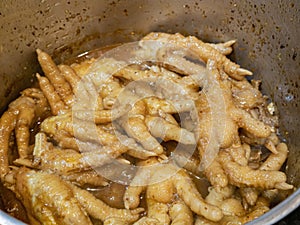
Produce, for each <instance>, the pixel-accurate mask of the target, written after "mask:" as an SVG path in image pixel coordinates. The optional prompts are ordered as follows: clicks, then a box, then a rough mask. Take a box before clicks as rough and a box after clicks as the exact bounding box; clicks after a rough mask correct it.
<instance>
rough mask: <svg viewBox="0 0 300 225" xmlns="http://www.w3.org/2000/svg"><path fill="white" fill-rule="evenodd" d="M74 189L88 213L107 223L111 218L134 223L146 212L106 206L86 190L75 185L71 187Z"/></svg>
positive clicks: (139, 209)
mask: <svg viewBox="0 0 300 225" xmlns="http://www.w3.org/2000/svg"><path fill="white" fill-rule="evenodd" d="M69 187H70V188H71V189H72V191H73V193H74V196H75V197H76V199H77V200H78V201H79V203H80V204H81V205H82V206H83V208H84V209H85V210H86V211H87V213H88V214H89V215H91V216H92V217H94V218H96V219H100V220H101V221H105V220H106V219H109V218H111V217H113V218H120V219H124V221H126V222H129V223H130V222H131V223H132V222H134V221H136V220H138V219H139V217H140V215H139V214H140V213H141V212H143V211H144V209H143V208H136V209H133V210H128V209H116V208H112V207H110V206H108V205H106V204H105V203H104V202H102V201H101V200H99V199H97V198H95V196H94V195H93V194H91V193H89V192H88V191H86V190H83V189H80V188H78V187H76V186H74V185H71V184H70V185H69Z"/></svg>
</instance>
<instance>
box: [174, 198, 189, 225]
mask: <svg viewBox="0 0 300 225" xmlns="http://www.w3.org/2000/svg"><path fill="white" fill-rule="evenodd" d="M169 214H170V217H171V221H172V222H171V225H181V224H185V225H192V224H194V218H193V212H192V211H191V209H190V208H189V207H188V206H187V205H186V204H185V203H184V202H183V201H177V202H175V203H173V205H172V206H171V207H170V209H169Z"/></svg>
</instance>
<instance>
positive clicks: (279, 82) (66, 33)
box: [0, 0, 300, 224]
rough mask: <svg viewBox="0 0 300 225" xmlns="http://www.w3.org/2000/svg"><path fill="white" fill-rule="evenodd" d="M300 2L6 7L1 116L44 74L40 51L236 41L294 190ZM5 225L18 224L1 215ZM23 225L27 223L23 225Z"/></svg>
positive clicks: (58, 55) (0, 54)
mask: <svg viewBox="0 0 300 225" xmlns="http://www.w3.org/2000/svg"><path fill="white" fill-rule="evenodd" d="M299 10H300V1H297V0H292V1H279V0H278V1H260V0H251V1H250V0H241V1H234V0H231V1H221V0H197V1H192V0H190V1H188V0H185V1H184V0H172V1H163V0H160V1H159V0H151V1H150V0H148V1H146V0H128V1H125V0H113V1H111V0H107V1H99V0H89V1H84V0H82V1H76V0H74V1H71V0H60V1H56V0H48V1H47V0H23V1H21V2H20V1H16V0H12V1H0V26H1V29H0V80H1V82H0V111H1V112H3V111H4V110H5V108H6V106H7V105H8V103H9V102H10V101H11V100H13V99H14V98H16V97H17V96H18V94H19V91H20V90H22V89H24V88H26V87H29V86H30V85H31V84H32V82H33V80H34V74H35V72H36V71H38V70H40V69H39V66H38V63H37V60H36V54H35V49H36V48H40V49H43V50H44V51H46V52H48V53H49V54H51V55H52V56H53V58H54V59H55V60H56V62H62V61H64V60H66V59H68V58H70V57H74V56H76V55H78V54H79V53H82V52H85V51H88V50H90V49H93V48H96V47H100V46H105V45H110V44H115V43H122V42H129V41H134V40H138V39H139V38H140V37H142V36H143V35H145V34H147V33H148V32H150V31H164V32H171V33H174V32H180V33H182V34H190V35H196V36H197V37H199V38H200V39H202V40H204V41H209V42H220V41H227V40H230V39H236V40H237V43H236V44H235V45H234V52H233V53H232V54H231V55H230V57H231V59H232V60H234V61H236V62H237V63H238V64H240V65H242V67H243V68H247V69H249V70H252V71H253V73H254V78H255V79H261V80H262V81H263V83H262V91H263V93H265V94H267V95H268V96H270V97H271V99H272V100H273V101H274V102H275V104H276V106H277V108H278V113H279V117H280V127H281V136H282V138H283V139H285V140H286V142H287V143H288V146H289V151H290V152H289V157H288V161H287V164H286V172H287V175H288V181H289V183H291V184H293V185H295V186H296V187H297V188H298V187H299V186H300V163H299V161H300V151H299V150H300V149H299V147H300V138H299V132H300V130H299V127H300V119H299V115H300V103H299V98H300V89H299V85H300V74H299V68H300V60H299V58H300V56H299V42H298V39H299V35H298V32H299V30H300V13H299ZM299 205H300V189H298V190H297V191H295V192H294V193H293V194H292V195H291V196H290V197H288V198H287V199H286V200H285V201H283V202H282V203H280V204H279V205H277V206H276V207H274V208H273V209H272V210H271V211H269V212H268V213H266V214H265V215H263V216H261V217H260V218H258V219H256V220H254V221H253V222H251V223H249V224H273V223H275V222H276V221H279V220H280V219H281V218H283V217H284V216H286V215H288V214H289V213H290V212H292V211H293V210H295V209H296V208H297V207H298V206H299ZM0 223H1V224H17V223H18V222H17V221H16V220H15V219H14V218H12V217H10V216H9V215H8V214H5V213H4V212H3V211H1V210H0ZM19 223H20V222H19Z"/></svg>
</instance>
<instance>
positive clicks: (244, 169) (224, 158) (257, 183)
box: [218, 150, 292, 190]
mask: <svg viewBox="0 0 300 225" xmlns="http://www.w3.org/2000/svg"><path fill="white" fill-rule="evenodd" d="M219 155H220V157H219V158H218V160H219V162H220V163H221V164H222V167H223V169H224V171H225V172H226V174H227V175H228V179H229V181H230V183H231V184H233V185H235V186H238V187H245V186H248V187H256V188H257V187H260V188H263V189H272V188H279V189H283V190H286V189H291V188H292V186H291V185H288V184H286V183H285V182H286V175H285V174H284V173H283V172H280V171H263V170H253V169H251V168H250V167H248V166H241V165H239V164H238V163H237V162H234V161H233V160H232V158H231V156H230V154H229V153H228V152H226V150H222V151H220V152H219Z"/></svg>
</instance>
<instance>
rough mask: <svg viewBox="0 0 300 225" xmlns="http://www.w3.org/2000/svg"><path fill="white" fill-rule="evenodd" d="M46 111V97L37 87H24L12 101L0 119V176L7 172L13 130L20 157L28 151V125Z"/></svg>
mask: <svg viewBox="0 0 300 225" xmlns="http://www.w3.org/2000/svg"><path fill="white" fill-rule="evenodd" d="M47 111H48V103H47V101H46V98H45V97H44V95H43V94H42V92H41V91H40V90H39V89H35V88H28V89H25V90H24V91H23V92H22V93H21V96H20V97H19V98H17V99H16V100H15V101H13V102H12V103H11V104H10V105H9V107H8V110H7V111H6V112H4V114H3V115H2V117H1V119H0V134H1V135H0V162H1V163H0V177H1V179H3V178H4V176H5V174H7V173H8V172H9V162H8V154H9V149H10V146H9V143H10V138H11V134H12V132H13V130H15V135H16V143H17V147H18V153H19V157H20V158H26V157H27V156H28V155H29V154H30V153H31V149H30V148H29V141H30V127H31V125H32V124H33V123H34V122H35V120H39V119H40V118H42V117H43V116H44V114H45V113H46V112H47Z"/></svg>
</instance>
